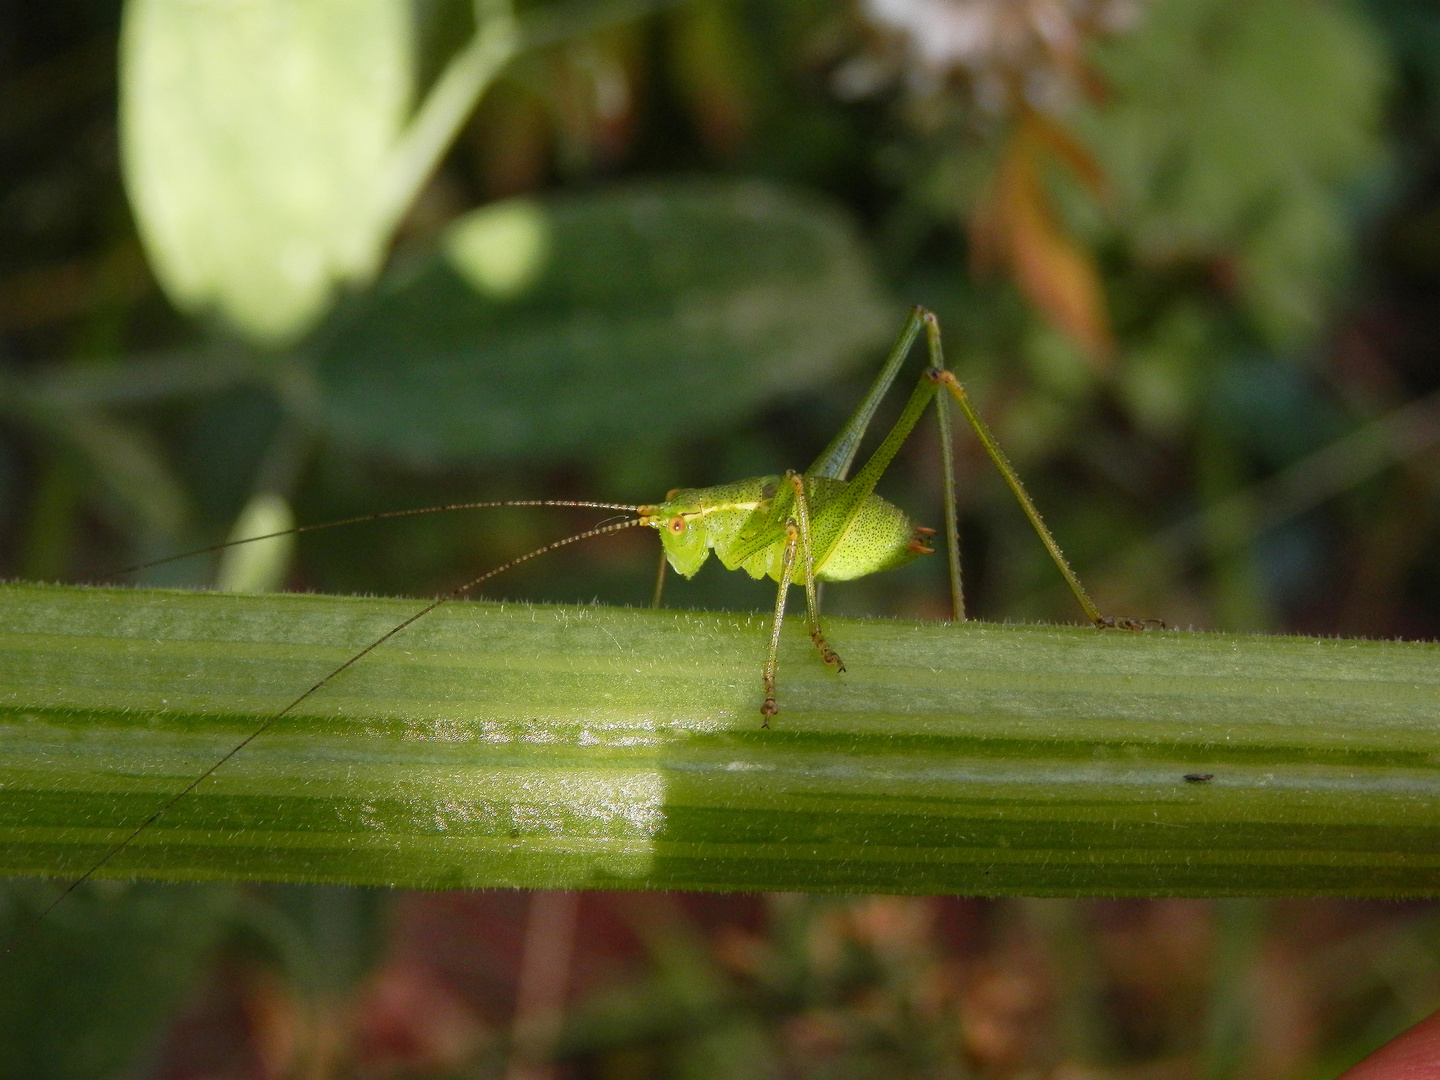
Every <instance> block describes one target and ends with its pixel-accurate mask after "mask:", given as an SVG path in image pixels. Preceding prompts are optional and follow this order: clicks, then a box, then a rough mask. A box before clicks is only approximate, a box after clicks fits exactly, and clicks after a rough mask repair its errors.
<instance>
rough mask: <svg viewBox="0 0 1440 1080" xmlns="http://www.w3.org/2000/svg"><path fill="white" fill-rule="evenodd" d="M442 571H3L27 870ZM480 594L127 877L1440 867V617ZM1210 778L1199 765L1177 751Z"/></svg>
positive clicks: (881, 878) (1085, 885) (5, 804)
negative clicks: (1152, 623)
mask: <svg viewBox="0 0 1440 1080" xmlns="http://www.w3.org/2000/svg"><path fill="white" fill-rule="evenodd" d="M418 606H419V602H418V601H414V600H409V601H402V600H380V599H360V598H346V597H329V596H311V595H268V596H237V595H220V594H211V593H187V592H165V591H150V590H130V589H90V588H74V587H61V586H44V585H28V584H14V585H6V586H0V628H3V633H0V873H6V874H12V875H21V874H32V875H52V876H56V877H60V878H65V877H70V876H74V875H78V874H79V873H81V872H82V871H84V870H85V869H86V868H87V867H89V866H90V865H92V864H93V863H94V862H95V861H96V860H98V859H99V858H100V857H101V856H102V855H103V854H104V853H105V851H106V850H108V848H109V846H111V845H113V844H114V843H116V842H117V841H118V840H119V839H120V838H121V837H123V836H124V835H125V834H126V832H127V830H129V829H131V828H133V827H134V826H135V825H136V824H137V823H139V822H140V821H143V820H144V819H145V818H146V817H148V816H149V815H150V814H151V813H153V812H154V810H155V809H156V808H157V807H158V806H159V805H161V804H162V803H163V802H164V801H165V799H166V798H167V796H168V795H169V794H171V793H173V792H175V791H178V790H180V789H181V788H183V787H184V786H185V785H186V784H187V783H188V782H189V781H191V780H192V779H194V778H195V777H196V776H198V775H199V774H200V773H201V772H203V771H204V770H205V769H206V768H207V767H208V766H209V765H211V764H213V762H214V761H215V760H216V759H217V758H218V757H219V756H220V755H221V754H223V753H224V752H225V750H227V749H229V748H230V747H232V746H233V745H234V744H235V743H236V742H238V741H239V740H240V739H242V738H243V737H244V736H245V735H247V734H248V733H250V732H252V731H253V730H254V729H255V728H256V727H258V726H259V725H260V724H261V723H263V722H264V721H265V720H266V719H267V718H268V717H270V716H273V715H274V714H275V713H277V712H279V711H280V710H281V709H282V708H284V707H285V706H286V705H287V704H289V703H290V702H291V701H292V700H294V698H296V697H297V696H298V695H299V694H300V693H301V692H302V691H303V690H305V689H306V688H307V687H309V686H310V685H312V684H313V683H314V682H315V681H316V680H317V679H319V678H320V677H321V676H323V675H324V674H325V673H326V672H327V671H329V670H331V669H333V668H334V667H335V666H337V665H338V664H339V663H341V662H342V661H343V660H345V659H346V658H347V657H348V656H349V655H351V654H352V653H353V652H354V651H355V650H356V649H358V648H359V647H360V646H362V645H364V644H365V643H367V642H369V641H371V640H373V639H374V638H376V637H378V636H379V635H380V634H381V633H383V632H384V631H385V630H387V629H389V628H390V627H391V626H393V625H394V624H395V623H396V622H398V621H399V620H400V619H402V618H404V617H405V616H406V615H408V614H410V613H412V612H413V611H414V610H415V609H416V608H417V607H418ZM831 636H832V638H833V640H834V642H835V643H836V646H837V648H843V649H844V653H845V656H846V659H847V661H848V662H849V671H848V672H847V673H846V674H844V675H839V676H837V675H834V674H831V673H830V672H828V671H826V670H825V669H824V668H823V665H821V664H820V663H819V661H818V659H817V658H816V657H815V655H814V649H813V648H812V647H811V645H810V642H809V641H808V640H807V639H806V637H805V634H804V632H803V629H802V628H798V627H797V628H796V629H794V630H793V631H790V630H788V629H787V632H786V634H785V637H784V642H783V645H782V649H781V667H780V683H779V689H780V707H781V712H780V715H779V716H778V717H777V718H776V719H775V721H774V727H773V729H772V730H770V731H762V730H761V729H760V715H759V711H758V708H759V703H760V696H761V695H760V661H761V658H762V656H763V653H764V647H765V638H766V634H765V619H764V617H763V616H760V615H751V616H745V615H727V614H699V613H688V612H675V611H649V610H630V609H613V608H603V607H546V606H531V605H526V604H503V605H501V604H491V603H457V604H452V605H447V606H446V607H444V608H441V609H440V610H439V611H437V612H436V613H435V614H434V615H432V616H430V617H428V618H427V619H425V620H423V621H422V622H420V623H418V624H416V625H415V626H414V627H412V628H410V629H407V630H406V631H405V632H404V633H403V634H401V635H400V636H398V637H397V638H395V639H394V640H393V641H391V642H388V643H387V644H386V645H385V646H383V647H382V648H380V649H377V650H376V651H375V652H374V653H372V654H370V655H369V656H366V657H365V658H364V659H363V660H362V661H361V662H360V663H358V664H356V665H355V666H354V667H353V668H352V669H350V670H348V671H346V672H345V673H344V674H342V675H341V676H340V677H338V678H336V679H335V680H334V681H333V682H331V683H330V684H328V685H327V686H325V687H324V688H323V689H322V690H321V691H320V692H318V693H316V694H315V695H313V696H312V697H310V698H308V699H307V700H306V701H305V702H304V703H303V704H302V705H301V706H299V707H298V708H297V709H296V710H295V711H294V712H293V713H292V714H291V715H289V716H287V717H286V718H285V719H284V720H282V721H280V722H279V723H277V724H276V725H275V726H274V727H273V728H272V729H270V730H269V731H267V732H266V733H265V734H264V735H263V736H262V737H261V738H259V739H257V740H256V741H255V742H254V743H253V744H251V745H250V746H248V747H246V749H245V750H244V752H243V753H241V754H239V755H237V756H236V757H235V758H234V759H233V760H232V761H230V762H229V763H227V764H226V765H225V767H224V768H223V769H221V770H220V771H219V772H217V773H216V774H215V775H214V777H213V778H211V779H210V780H207V781H206V782H205V783H203V784H202V785H201V786H200V787H199V788H198V789H197V790H196V791H195V792H194V793H193V794H192V795H189V796H186V797H185V798H184V799H182V800H181V801H180V802H179V803H177V804H176V805H175V806H174V807H173V808H172V809H170V810H169V811H167V812H166V813H165V814H164V815H163V816H162V817H161V818H160V819H159V821H158V822H157V823H156V824H155V825H154V826H153V827H151V828H150V829H148V830H146V831H145V832H144V833H143V834H142V835H141V836H140V838H139V839H138V840H136V841H135V843H134V844H133V845H131V846H130V847H129V848H128V849H126V850H125V851H124V852H123V853H122V854H120V855H118V856H117V857H116V858H115V859H114V860H113V861H111V862H110V863H109V864H107V866H106V868H105V870H104V872H103V875H102V876H107V877H144V878H159V879H166V880H251V879H265V880H283V881H306V882H345V883H352V884H365V883H368V884H381V883H385V884H395V885H406V886H419V887H452V886H497V885H514V886H547V887H624V888H681V889H792V890H816V891H822V890H835V891H848V890H856V891H859V890H866V891H894V892H956V893H989V894H1000V893H1027V894H1049V895H1093V894H1106V895H1136V896H1158V895H1175V894H1186V895H1240V894H1250V895H1260V894H1332V895H1339V894H1343V895H1353V896H1420V895H1434V894H1437V893H1440V662H1437V661H1440V646H1437V645H1435V644H1431V643H1397V642H1373V641H1345V640H1335V639H1324V640H1309V639H1301V638H1284V637H1262V636H1236V635H1222V634H1200V633H1183V632H1151V633H1146V634H1130V633H1123V632H1101V631H1096V630H1092V629H1089V628H1080V627H1074V628H1072V627H1035V626H997V625H990V624H982V623H968V624H939V623H908V622H889V621H850V620H843V619H840V620H835V621H834V622H833V624H832V626H831ZM1187 773H1189V774H1192V775H1200V774H1213V779H1210V780H1206V781H1199V782H1193V781H1187V780H1186V779H1185V774H1187Z"/></svg>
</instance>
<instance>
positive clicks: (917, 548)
mask: <svg viewBox="0 0 1440 1080" xmlns="http://www.w3.org/2000/svg"><path fill="white" fill-rule="evenodd" d="M905 546H906V548H907V550H909V551H913V552H915V554H916V555H934V554H935V549H934V548H932V547H926V546H925V545H924V544H922V543H921V542H920V541H919V540H911V541H910V543H908V544H906V545H905Z"/></svg>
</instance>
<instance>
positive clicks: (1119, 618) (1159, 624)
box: [1095, 615, 1167, 634]
mask: <svg viewBox="0 0 1440 1080" xmlns="http://www.w3.org/2000/svg"><path fill="white" fill-rule="evenodd" d="M1095 625H1096V626H1098V627H1099V628H1100V629H1101V630H1129V631H1130V632H1131V633H1132V634H1139V633H1143V632H1144V631H1146V630H1164V629H1167V627H1166V626H1165V620H1164V619H1131V618H1127V617H1125V616H1123V615H1102V616H1100V618H1099V619H1098V620H1097V621H1096V623H1095Z"/></svg>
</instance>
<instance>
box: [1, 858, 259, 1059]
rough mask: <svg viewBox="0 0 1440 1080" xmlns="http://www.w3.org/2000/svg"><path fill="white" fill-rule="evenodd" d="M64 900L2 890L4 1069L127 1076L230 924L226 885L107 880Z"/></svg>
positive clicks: (49, 891) (30, 889)
mask: <svg viewBox="0 0 1440 1080" xmlns="http://www.w3.org/2000/svg"><path fill="white" fill-rule="evenodd" d="M54 896H55V887H54V886H50V885H42V884H41V883H39V882H19V881H16V882H8V883H5V884H3V885H0V938H3V940H4V941H5V942H6V943H7V944H8V945H9V946H10V951H9V952H8V953H7V954H6V955H5V957H4V960H3V963H4V971H5V977H4V978H3V979H0V1076H4V1077H7V1078H8V1077H27V1078H29V1080H89V1078H96V1080H99V1078H102V1077H114V1076H121V1075H129V1073H128V1072H127V1070H128V1069H131V1068H134V1067H135V1066H136V1065H137V1064H138V1061H137V1058H140V1057H141V1056H142V1055H144V1054H145V1053H146V1052H148V1051H151V1050H153V1048H154V1047H153V1043H154V1040H155V1038H156V1036H157V1029H158V1028H159V1026H160V1025H161V1024H162V1023H163V1022H164V1021H165V1020H166V1019H167V1017H168V1016H169V1015H170V1013H171V1010H172V1009H173V1008H174V1007H175V1004H176V1002H177V1001H178V1000H179V999H180V998H181V995H182V994H184V992H185V991H186V990H187V989H189V988H190V987H191V986H192V984H193V983H194V981H195V978H196V976H197V974H198V968H199V965H200V964H201V963H202V962H203V961H204V960H205V959H206V957H207V956H208V955H209V953H210V951H211V950H212V949H213V948H214V946H215V945H216V944H217V942H218V939H219V936H220V934H221V933H222V932H223V930H224V929H225V928H226V926H227V925H229V920H230V916H231V912H232V910H233V907H234V901H235V895H234V891H233V890H232V889H231V888H229V887H225V886H214V885H207V886H188V887H183V888H180V887H176V886H169V887H159V886H154V885H139V886H124V885H116V884H112V883H108V882H107V883H101V884H97V885H94V886H90V887H87V888H84V889H80V890H77V891H76V892H74V893H72V894H71V895H70V896H69V897H67V898H66V900H65V902H64V903H63V904H62V905H60V906H59V907H57V908H56V909H55V911H54V912H52V913H51V914H50V915H48V916H46V918H45V920H44V921H43V922H41V923H39V924H35V922H34V918H35V915H36V914H37V913H38V912H39V911H40V910H42V909H43V908H44V907H46V906H47V905H48V903H49V901H50V900H51V899H52V898H53V897H54Z"/></svg>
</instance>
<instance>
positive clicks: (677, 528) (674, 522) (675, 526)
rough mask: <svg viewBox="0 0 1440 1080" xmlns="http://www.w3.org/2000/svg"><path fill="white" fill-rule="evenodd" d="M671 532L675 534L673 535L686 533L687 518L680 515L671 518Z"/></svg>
mask: <svg viewBox="0 0 1440 1080" xmlns="http://www.w3.org/2000/svg"><path fill="white" fill-rule="evenodd" d="M670 531H671V532H673V533H682V532H684V531H685V518H684V517H682V516H681V515H680V514H676V515H675V516H674V517H673V518H671V519H670Z"/></svg>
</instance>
